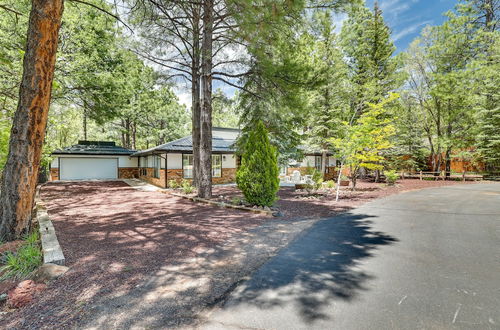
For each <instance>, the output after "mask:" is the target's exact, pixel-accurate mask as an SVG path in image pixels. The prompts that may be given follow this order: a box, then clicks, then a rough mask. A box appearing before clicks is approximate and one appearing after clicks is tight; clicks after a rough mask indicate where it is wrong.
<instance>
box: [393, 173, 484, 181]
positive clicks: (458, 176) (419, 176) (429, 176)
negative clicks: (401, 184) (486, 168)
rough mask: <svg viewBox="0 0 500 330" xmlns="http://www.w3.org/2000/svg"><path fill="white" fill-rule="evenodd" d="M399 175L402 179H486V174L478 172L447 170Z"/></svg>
mask: <svg viewBox="0 0 500 330" xmlns="http://www.w3.org/2000/svg"><path fill="white" fill-rule="evenodd" d="M399 177H400V178H401V179H420V180H427V179H434V180H436V181H437V180H462V181H481V180H483V179H484V175H483V174H480V173H477V172H465V171H463V172H462V173H453V172H452V173H448V174H447V173H446V171H441V172H424V171H420V172H415V173H405V172H400V174H399Z"/></svg>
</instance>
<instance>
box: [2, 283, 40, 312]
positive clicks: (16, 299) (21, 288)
mask: <svg viewBox="0 0 500 330" xmlns="http://www.w3.org/2000/svg"><path fill="white" fill-rule="evenodd" d="M46 288H47V286H46V285H45V284H39V283H36V282H35V281H33V280H26V281H22V282H21V283H19V284H18V285H17V286H16V287H15V288H14V289H12V290H11V291H9V294H8V298H7V304H8V306H9V307H11V308H20V307H23V306H26V305H27V304H29V303H30V302H31V301H33V297H34V296H35V294H36V293H38V292H41V291H43V290H45V289H46Z"/></svg>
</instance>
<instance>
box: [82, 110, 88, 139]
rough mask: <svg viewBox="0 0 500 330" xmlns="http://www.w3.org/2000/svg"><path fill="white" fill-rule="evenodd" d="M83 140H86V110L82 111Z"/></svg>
mask: <svg viewBox="0 0 500 330" xmlns="http://www.w3.org/2000/svg"><path fill="white" fill-rule="evenodd" d="M83 139H84V140H87V110H83Z"/></svg>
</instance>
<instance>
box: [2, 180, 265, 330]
mask: <svg viewBox="0 0 500 330" xmlns="http://www.w3.org/2000/svg"><path fill="white" fill-rule="evenodd" d="M41 193H42V196H41V197H42V200H43V201H44V202H45V203H46V206H47V209H48V212H49V215H50V217H51V220H52V222H53V224H54V227H55V229H56V232H57V236H58V239H59V242H60V244H61V246H62V248H63V252H64V255H65V257H66V265H67V266H69V267H70V268H71V269H70V271H69V272H68V273H67V274H66V275H65V276H64V277H62V278H61V279H58V280H56V281H54V282H52V283H51V284H50V285H49V288H48V290H47V291H46V292H45V293H44V294H43V295H42V296H40V297H39V298H38V299H37V300H36V301H35V302H34V303H33V304H31V305H29V306H26V307H25V308H22V309H20V310H18V311H16V312H14V313H9V314H8V315H7V316H5V319H3V320H2V321H0V328H11V327H14V328H32V329H35V328H47V329H49V328H50V329H52V328H55V327H57V328H68V327H72V326H74V325H75V324H77V323H78V322H79V320H80V318H81V317H83V316H84V315H85V312H86V311H87V310H88V308H90V307H92V306H93V305H94V304H96V303H97V302H98V301H100V300H102V299H104V298H107V297H109V296H114V295H123V294H124V293H126V292H128V291H130V290H131V289H133V288H135V287H136V286H137V285H138V284H139V283H141V282H142V281H143V280H144V279H145V278H147V277H148V276H149V275H151V274H155V273H156V272H158V271H159V270H160V269H161V267H164V266H165V265H174V264H182V263H183V262H184V261H185V260H189V259H191V258H195V257H197V256H199V255H200V254H203V253H206V252H207V251H209V250H210V249H213V248H214V247H215V246H218V245H220V244H222V243H224V242H226V241H227V240H228V239H230V238H231V237H233V236H235V235H239V234H241V233H243V232H245V231H248V230H249V229H251V228H254V227H256V226H259V225H260V224H262V223H263V222H265V221H266V219H265V218H264V217H262V216H259V215H256V214H249V213H247V212H243V211H238V210H228V209H222V208H218V207H211V206H207V205H200V204H195V203H192V202H191V201H189V200H185V199H181V198H176V197H172V196H168V195H165V194H162V193H159V192H143V191H138V190H136V189H133V188H131V187H130V186H128V185H127V184H126V183H124V182H120V181H111V182H72V183H51V184H47V185H45V186H44V187H43V188H42V191H41Z"/></svg>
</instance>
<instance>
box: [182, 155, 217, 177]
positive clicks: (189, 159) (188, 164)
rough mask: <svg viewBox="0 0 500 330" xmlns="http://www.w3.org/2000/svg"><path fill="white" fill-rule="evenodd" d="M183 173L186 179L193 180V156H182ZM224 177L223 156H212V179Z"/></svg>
mask: <svg viewBox="0 0 500 330" xmlns="http://www.w3.org/2000/svg"><path fill="white" fill-rule="evenodd" d="M182 171H183V175H184V178H186V179H192V178H193V155H187V154H186V155H182ZM221 176H222V155H212V177H214V178H220V177H221Z"/></svg>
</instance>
